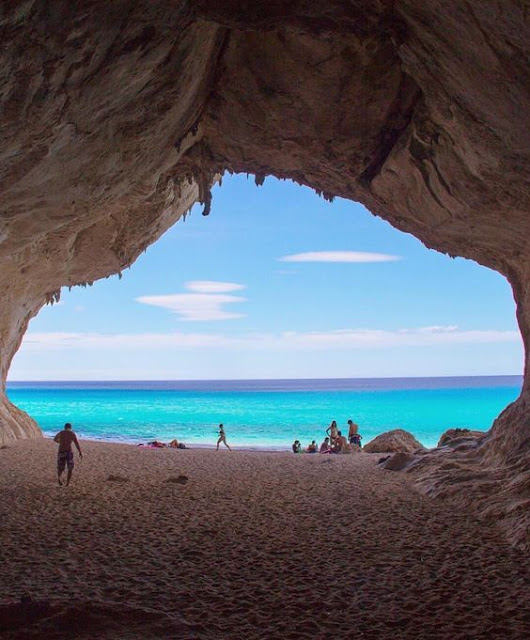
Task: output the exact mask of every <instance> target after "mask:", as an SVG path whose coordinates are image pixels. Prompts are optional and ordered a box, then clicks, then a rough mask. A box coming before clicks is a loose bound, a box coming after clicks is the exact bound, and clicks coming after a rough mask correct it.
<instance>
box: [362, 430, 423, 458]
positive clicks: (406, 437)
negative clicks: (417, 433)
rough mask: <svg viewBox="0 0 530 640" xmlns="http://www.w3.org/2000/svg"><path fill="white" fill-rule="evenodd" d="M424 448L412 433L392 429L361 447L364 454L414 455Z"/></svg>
mask: <svg viewBox="0 0 530 640" xmlns="http://www.w3.org/2000/svg"><path fill="white" fill-rule="evenodd" d="M424 448H425V447H424V446H423V445H422V444H421V443H420V442H418V441H417V440H416V438H415V437H414V436H413V435H412V433H409V432H408V431H405V430H403V429H393V430H392V431H386V432H385V433H382V434H381V435H379V436H377V437H376V438H374V439H373V440H370V442H368V444H366V445H365V446H364V447H363V451H365V452H366V453H388V452H394V453H414V452H415V451H417V450H418V449H420V450H423V449H424Z"/></svg>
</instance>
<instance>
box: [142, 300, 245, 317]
mask: <svg viewBox="0 0 530 640" xmlns="http://www.w3.org/2000/svg"><path fill="white" fill-rule="evenodd" d="M136 300H137V302H141V303H143V304H150V305H153V306H155V307H162V308H163V309H168V310H169V311H172V312H173V313H176V314H178V315H179V316H180V318H181V320H187V321H197V322H204V321H209V320H231V319H234V318H244V317H245V314H243V313H232V312H230V311H225V310H224V309H223V308H222V307H223V305H225V304H232V303H235V302H244V301H245V300H246V298H241V297H240V296H231V295H226V294H207V293H174V294H169V295H165V296H141V297H139V298H136Z"/></svg>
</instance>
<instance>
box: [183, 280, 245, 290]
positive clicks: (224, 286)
mask: <svg viewBox="0 0 530 640" xmlns="http://www.w3.org/2000/svg"><path fill="white" fill-rule="evenodd" d="M184 287H185V288H186V289H188V291H193V292H194V293H229V292H230V291H240V290H241V289H245V285H244V284H237V283H236V282H216V281H214V280H193V281H192V282H186V284H185V285H184Z"/></svg>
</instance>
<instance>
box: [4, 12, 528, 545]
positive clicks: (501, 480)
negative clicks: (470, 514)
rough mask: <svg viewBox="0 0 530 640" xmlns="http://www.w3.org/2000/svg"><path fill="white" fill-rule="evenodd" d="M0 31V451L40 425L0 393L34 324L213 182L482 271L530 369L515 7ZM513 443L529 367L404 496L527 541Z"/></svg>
mask: <svg viewBox="0 0 530 640" xmlns="http://www.w3.org/2000/svg"><path fill="white" fill-rule="evenodd" d="M0 35H1V38H2V45H3V46H2V47H1V49H0V63H1V64H0V85H1V86H2V92H1V93H0V114H1V116H0V117H1V127H0V193H1V203H0V285H1V290H2V305H0V444H4V443H7V442H9V441H11V440H14V439H17V438H21V437H34V436H36V435H38V434H39V433H40V431H39V429H38V427H37V425H36V424H35V423H34V422H33V420H32V419H31V418H30V417H29V416H27V415H26V414H24V413H23V412H21V411H20V410H18V409H17V408H16V407H14V406H13V405H12V404H11V403H10V402H9V400H8V399H7V396H6V394H5V380H6V378H7V373H8V370H9V366H10V363H11V360H12V358H13V356H14V354H15V353H16V351H17V349H18V347H19V345H20V342H21V340H22V337H23V335H24V332H25V331H26V329H27V326H28V323H29V321H30V320H31V318H32V317H34V316H35V315H36V314H37V313H38V311H39V309H41V307H42V306H43V305H44V304H46V303H48V302H53V301H57V299H58V297H59V295H60V289H61V287H64V286H74V285H79V284H90V283H92V282H94V281H95V280H97V279H98V278H103V277H107V276H109V275H111V274H115V273H119V272H120V271H121V270H123V269H125V268H126V267H128V266H130V265H131V264H132V263H133V262H134V261H135V260H136V258H137V257H138V256H139V255H140V253H141V252H142V251H143V250H144V249H145V248H146V247H148V246H149V245H150V244H151V243H153V242H154V241H156V240H157V239H158V238H159V237H160V236H161V235H162V234H163V233H164V231H166V230H167V229H168V228H169V227H170V226H171V225H172V224H174V223H175V222H176V221H177V220H178V219H179V218H180V217H181V216H182V215H184V214H185V213H186V212H187V211H188V210H189V208H190V207H191V205H192V204H193V203H194V202H196V201H200V202H202V203H203V204H204V207H205V212H207V211H208V209H209V205H210V200H211V197H210V186H211V184H212V182H213V181H214V180H215V179H216V176H218V175H221V174H222V173H223V172H224V171H233V172H249V173H253V174H255V175H256V181H257V182H258V183H259V182H261V181H262V180H263V178H264V176H267V175H274V176H277V177H280V178H291V179H293V180H295V181H297V182H299V183H300V184H304V185H307V186H310V187H312V188H313V189H315V190H317V191H318V192H320V193H322V194H323V196H324V197H326V198H332V197H334V196H341V197H344V198H349V199H352V200H356V201H359V202H362V203H363V204H365V205H366V206H367V207H368V208H369V209H370V210H371V211H372V212H373V213H374V214H376V215H379V216H381V217H383V218H384V219H385V220H387V221H389V222H390V223H391V224H392V225H394V226H395V227H396V228H398V229H401V230H403V231H406V232H408V233H412V234H414V235H415V236H416V237H418V238H419V239H420V240H421V241H422V242H423V243H424V244H425V245H426V246H428V247H430V248H434V249H436V250H438V251H442V252H445V253H448V254H449V255H451V256H463V257H465V258H469V259H473V260H475V261H477V262H478V263H480V264H482V265H485V266H487V267H489V268H491V269H496V270H497V271H499V272H500V273H502V274H503V275H504V276H505V277H506V278H507V279H508V280H509V282H510V284H511V286H512V288H513V294H514V298H515V301H516V304H517V319H518V322H519V326H520V329H521V334H522V337H523V341H524V344H525V351H526V353H525V371H526V372H528V371H530V369H529V367H530V360H529V342H530V215H529V213H528V212H529V210H530V174H529V172H528V166H529V165H530V127H529V126H528V113H530V93H529V91H528V87H529V86H530V67H529V66H528V58H529V55H530V26H529V19H528V10H527V8H526V6H525V3H523V2H518V1H517V0H483V1H482V2H462V0H446V1H445V2H443V3H442V2H439V1H435V0H396V1H395V2H384V1H383V0H351V1H350V2H341V1H340V0H330V1H329V2H321V1H320V0H304V1H303V2H294V3H293V2H291V1H288V0H275V1H274V2H243V1H242V0H230V1H227V2H218V0H215V1H214V0H197V1H195V2H187V1H186V0H121V1H120V2H107V3H96V2H93V0H79V1H78V2H75V3H70V2H67V1H66V0H57V1H55V2H51V3H48V2H34V1H31V0H30V1H27V2H21V1H15V2H6V3H4V6H2V12H1V14H0ZM529 430H530V377H529V376H528V375H526V376H525V381H524V385H523V390H522V393H521V396H520V398H519V399H518V400H517V401H516V402H515V403H513V404H512V405H511V406H510V407H508V408H507V409H506V410H505V411H504V412H503V413H502V414H501V416H499V418H498V419H497V420H496V421H495V423H494V425H493V428H492V430H491V434H490V437H489V438H487V439H484V440H483V441H482V440H480V441H477V443H478V444H477V447H476V449H471V450H470V451H468V454H466V455H467V456H468V457H467V458H465V459H463V458H460V457H458V456H460V454H461V452H458V451H453V452H445V454H444V455H442V456H440V455H438V454H436V455H433V456H430V457H429V458H428V460H426V461H425V463H422V465H421V471H418V473H419V474H420V475H418V482H419V483H420V485H421V486H423V487H424V488H425V490H426V491H429V492H431V493H432V494H433V495H445V496H450V497H451V498H452V499H453V500H454V502H455V505H457V506H458V507H461V506H469V505H471V506H472V507H473V508H474V509H475V510H476V511H477V512H481V513H484V514H486V513H492V509H493V510H495V516H496V517H499V519H500V520H501V521H502V526H504V527H506V531H507V533H508V535H509V536H510V538H511V539H512V540H513V541H514V542H515V543H518V544H520V545H522V546H530V543H529V542H528V525H529V524H530V520H529V518H530V516H528V515H525V513H526V514H528V513H530V509H527V510H526V512H525V511H524V509H522V507H521V505H522V504H523V502H524V500H525V499H526V498H525V496H527V493H525V489H524V483H520V482H512V480H513V479H514V477H515V476H514V474H516V472H517V471H516V470H517V469H519V468H520V469H525V468H528V461H529V459H530V440H529V437H528V433H529ZM445 455H447V456H449V457H450V456H457V457H458V463H455V464H453V463H450V464H449V463H448V462H447V460H446V458H445V457H444V456H445ZM442 459H443V460H446V461H445V462H442ZM415 468H416V467H415ZM470 470H473V471H472V472H470ZM469 473H471V475H472V476H473V480H472V481H470V486H466V483H465V479H466V478H467V477H468V474H469ZM420 476H421V477H420ZM492 486H495V492H492ZM514 505H515V506H514ZM525 532H526V533H525Z"/></svg>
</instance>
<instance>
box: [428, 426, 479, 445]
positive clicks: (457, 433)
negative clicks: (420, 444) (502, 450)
mask: <svg viewBox="0 0 530 640" xmlns="http://www.w3.org/2000/svg"><path fill="white" fill-rule="evenodd" d="M485 435H486V432H485V431H472V430H471V429H459V428H456V429H447V431H444V432H443V433H442V435H441V436H440V439H439V440H438V445H437V446H438V447H443V446H445V445H447V444H448V445H451V446H455V444H457V443H460V442H464V441H466V440H476V439H477V438H482V436H485Z"/></svg>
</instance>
